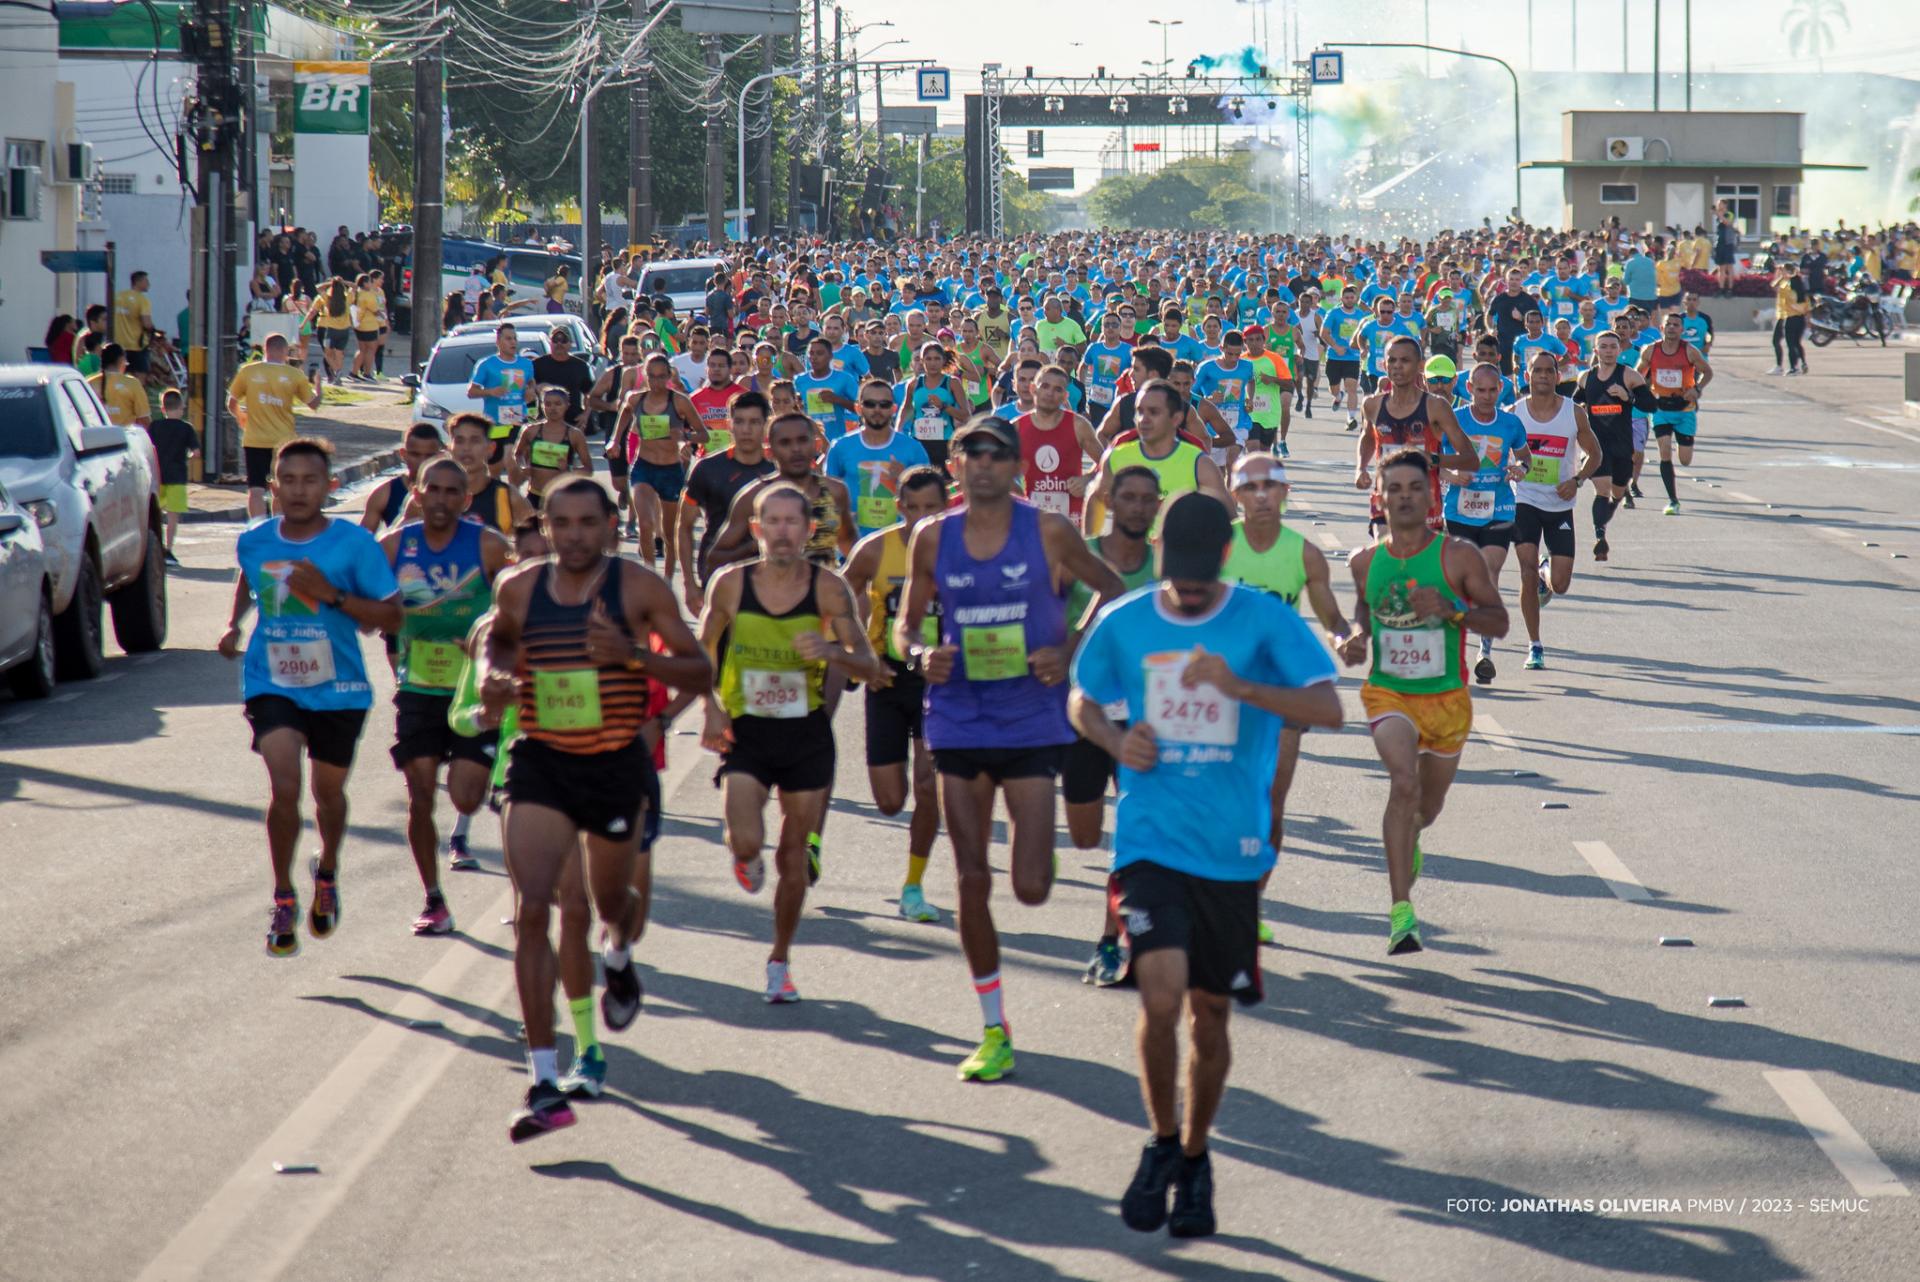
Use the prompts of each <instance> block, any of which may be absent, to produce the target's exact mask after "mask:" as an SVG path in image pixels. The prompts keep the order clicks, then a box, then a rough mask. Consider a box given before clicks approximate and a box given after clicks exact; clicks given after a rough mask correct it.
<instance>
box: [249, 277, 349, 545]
mask: <svg viewBox="0 0 1920 1282" xmlns="http://www.w3.org/2000/svg"><path fill="white" fill-rule="evenodd" d="M333 283H334V284H335V285H340V286H341V292H342V293H343V294H344V292H345V287H344V285H342V282H340V281H339V280H338V279H337V278H336V279H335V281H334V282H333ZM325 305H326V303H325V300H322V301H321V302H320V303H318V304H316V306H318V307H324V306H325ZM344 306H345V305H344V303H343V304H342V315H343V316H344V314H345V312H344ZM340 332H341V333H342V334H345V333H346V330H345V329H344V328H343V329H342V330H341V331H340ZM261 350H262V352H263V353H264V356H265V359H263V360H257V361H251V362H249V363H248V364H245V365H242V366H241V367H240V368H239V370H237V371H236V372H235V373H234V376H233V382H231V383H229V384H228V385H227V412H228V413H229V414H232V415H233V416H234V417H235V418H237V419H239V420H240V452H241V453H242V454H243V455H244V456H245V458H246V469H247V516H248V517H249V518H254V519H257V518H259V517H262V516H265V515H266V514H267V477H268V474H269V473H270V472H271V471H272V468H273V452H274V450H276V449H278V448H279V447H280V445H282V444H283V443H284V442H287V441H290V440H292V439H293V437H294V424H293V407H294V405H295V403H296V402H302V401H304V402H305V403H306V406H307V408H308V409H319V408H320V389H319V388H318V387H315V386H314V385H313V384H311V383H309V382H308V381H307V376H306V375H305V374H302V373H301V372H300V371H299V370H297V369H294V368H292V367H291V366H289V365H288V364H287V340H286V337H285V336H284V335H281V334H269V335H267V341H266V342H265V343H263V344H261ZM330 354H331V353H330Z"/></svg>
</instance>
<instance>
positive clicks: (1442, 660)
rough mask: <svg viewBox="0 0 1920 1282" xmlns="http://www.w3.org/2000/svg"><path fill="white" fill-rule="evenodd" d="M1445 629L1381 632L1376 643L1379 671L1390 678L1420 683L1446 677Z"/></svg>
mask: <svg viewBox="0 0 1920 1282" xmlns="http://www.w3.org/2000/svg"><path fill="white" fill-rule="evenodd" d="M1446 640H1447V630H1446V629H1445V628H1421V629H1419V630H1418V631H1414V632H1404V631H1382V632H1381V633H1380V636H1379V638H1378V641H1377V642H1376V644H1377V645H1378V646H1379V651H1380V670H1381V671H1382V672H1384V673H1386V674H1387V675H1388V676H1390V677H1401V678H1404V679H1405V680H1408V681H1418V680H1420V679H1422V678H1424V677H1443V676H1445V675H1446V674H1447V652H1446V649H1445V646H1446Z"/></svg>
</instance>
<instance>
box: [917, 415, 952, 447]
mask: <svg viewBox="0 0 1920 1282" xmlns="http://www.w3.org/2000/svg"><path fill="white" fill-rule="evenodd" d="M913 434H914V437H915V438H916V439H918V440H922V441H944V440H945V439H946V438H947V416H946V415H944V414H922V415H921V416H920V417H919V418H916V419H914V420H913Z"/></svg>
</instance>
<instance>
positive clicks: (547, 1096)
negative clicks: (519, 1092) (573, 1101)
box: [507, 1082, 574, 1144]
mask: <svg viewBox="0 0 1920 1282" xmlns="http://www.w3.org/2000/svg"><path fill="white" fill-rule="evenodd" d="M573 1123H574V1116H573V1108H572V1106H571V1105H569V1104H568V1103H567V1097H566V1096H565V1095H562V1094H561V1093H560V1088H559V1087H558V1086H557V1085H555V1084H554V1083H552V1082H535V1083H534V1084H533V1085H532V1086H529V1087H528V1088H527V1102H526V1103H525V1104H523V1105H522V1106H521V1107H519V1108H518V1109H515V1110H514V1114H513V1117H512V1118H511V1119H510V1120H509V1122H508V1124H507V1135H508V1137H509V1138H510V1139H512V1140H513V1142H514V1143H515V1144H521V1143H524V1142H526V1141H527V1140H531V1139H538V1138H539V1137H540V1136H542V1135H545V1134H547V1133H548V1132H550V1131H561V1130H565V1129H566V1128H567V1127H569V1126H572V1125H573Z"/></svg>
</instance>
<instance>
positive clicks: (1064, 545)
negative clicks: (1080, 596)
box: [1040, 468, 1219, 638]
mask: <svg viewBox="0 0 1920 1282" xmlns="http://www.w3.org/2000/svg"><path fill="white" fill-rule="evenodd" d="M1214 472H1215V475H1216V476H1217V475H1218V473H1219V469H1218V468H1215V469H1214ZM1040 539H1041V542H1042V543H1043V544H1044V545H1045V547H1046V549H1047V560H1049V561H1051V562H1052V563H1053V564H1054V566H1055V567H1056V571H1055V578H1056V581H1057V580H1058V579H1059V578H1061V577H1066V578H1073V579H1078V580H1079V581H1080V582H1082V583H1084V584H1086V585H1087V587H1088V588H1089V589H1091V590H1092V592H1093V594H1094V599H1093V600H1092V601H1090V602H1088V603H1087V612H1086V614H1085V615H1084V616H1083V617H1081V618H1079V619H1077V620H1075V619H1069V620H1068V621H1067V623H1068V626H1069V627H1071V628H1072V629H1073V632H1074V637H1075V638H1077V637H1078V635H1079V633H1080V631H1081V629H1082V628H1084V627H1086V626H1087V625H1088V624H1090V623H1092V622H1093V616H1094V615H1095V614H1096V613H1097V612H1098V611H1099V609H1100V607H1101V606H1103V605H1105V604H1106V603H1107V602H1109V601H1117V600H1119V599H1120V598H1121V597H1123V596H1125V595H1126V594H1127V585H1126V584H1125V583H1123V582H1122V581H1121V579H1120V574H1119V572H1118V571H1116V570H1115V569H1114V568H1113V567H1112V566H1110V565H1108V564H1107V563H1106V562H1105V561H1103V560H1101V559H1100V557H1099V556H1098V555H1096V554H1095V553H1094V550H1093V549H1092V548H1090V547H1088V546H1087V541H1086V540H1085V539H1083V538H1081V537H1080V531H1078V530H1076V529H1074V528H1073V522H1071V521H1069V520H1068V519H1067V518H1066V517H1064V516H1061V515H1060V514H1059V513H1058V512H1042V513H1040Z"/></svg>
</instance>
